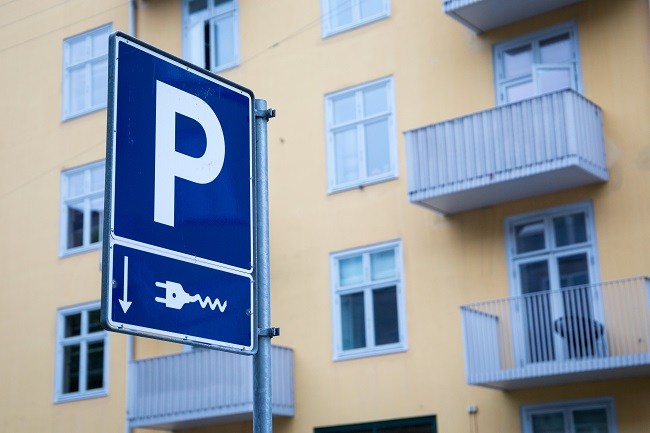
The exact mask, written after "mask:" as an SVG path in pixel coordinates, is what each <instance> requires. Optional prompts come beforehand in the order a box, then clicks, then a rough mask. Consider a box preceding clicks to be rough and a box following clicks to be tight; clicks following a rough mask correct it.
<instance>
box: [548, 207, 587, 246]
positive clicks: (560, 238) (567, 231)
mask: <svg viewBox="0 0 650 433" xmlns="http://www.w3.org/2000/svg"><path fill="white" fill-rule="evenodd" d="M553 227H554V229H555V244H556V245H557V246H558V247H563V246H565V245H572V244H579V243H583V242H587V221H586V218H585V214H584V213H583V212H580V213H574V214H571V215H563V216H560V217H556V218H553Z"/></svg>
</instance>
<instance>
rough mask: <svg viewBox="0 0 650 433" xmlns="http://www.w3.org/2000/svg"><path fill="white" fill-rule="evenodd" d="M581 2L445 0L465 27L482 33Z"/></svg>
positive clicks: (449, 12) (451, 13)
mask: <svg viewBox="0 0 650 433" xmlns="http://www.w3.org/2000/svg"><path fill="white" fill-rule="evenodd" d="M580 1H582V0H525V1H524V0H443V1H442V9H443V10H444V11H445V13H446V14H447V15H449V16H450V17H452V18H454V19H456V20H457V21H459V22H460V23H461V24H463V25H464V26H466V27H468V28H470V29H471V30H473V31H475V32H477V33H481V32H485V31H488V30H491V29H494V28H496V27H500V26H503V25H506V24H510V23H514V22H516V21H521V20H524V19H526V18H530V17H533V16H536V15H540V14H543V13H545V12H549V11H551V10H553V9H559V8H561V7H564V6H568V5H570V4H573V3H578V2H580Z"/></svg>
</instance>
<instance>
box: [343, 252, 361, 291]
mask: <svg viewBox="0 0 650 433" xmlns="http://www.w3.org/2000/svg"><path fill="white" fill-rule="evenodd" d="M362 282H363V261H362V257H361V256H356V257H350V258H349V259H341V260H339V284H340V285H341V286H350V285H354V284H360V283H362Z"/></svg>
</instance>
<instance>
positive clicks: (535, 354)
mask: <svg viewBox="0 0 650 433" xmlns="http://www.w3.org/2000/svg"><path fill="white" fill-rule="evenodd" d="M507 233H508V243H509V246H510V247H509V251H510V267H511V271H512V274H511V275H512V280H511V285H512V289H513V290H512V292H513V295H514V296H516V298H515V301H514V302H513V303H512V308H513V316H514V317H515V320H514V322H513V335H514V336H515V350H516V357H517V360H518V364H519V365H520V366H524V365H528V364H532V363H540V362H548V361H558V360H566V359H576V358H584V357H586V356H595V355H598V354H601V353H602V352H603V341H604V338H603V337H604V336H603V334H604V329H603V325H602V320H601V318H602V309H601V306H600V294H599V293H598V291H597V289H595V288H594V286H593V283H595V282H596V279H597V269H596V263H597V259H596V247H595V240H594V235H593V223H592V216H591V207H590V206H589V205H587V204H582V205H576V206H571V207H564V208H559V209H552V210H549V211H546V212H542V213H537V214H530V215H527V216H524V217H521V218H520V217H517V218H511V219H509V220H508V222H507Z"/></svg>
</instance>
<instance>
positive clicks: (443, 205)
mask: <svg viewBox="0 0 650 433" xmlns="http://www.w3.org/2000/svg"><path fill="white" fill-rule="evenodd" d="M405 138H406V146H407V149H406V150H407V164H408V188H409V199H410V201H411V202H413V203H416V204H419V205H422V206H424V207H427V208H430V209H433V210H435V211H438V212H441V213H444V214H453V213H458V212H463V211H467V210H472V209H478V208H481V207H486V206H492V205H495V204H498V203H503V202H507V201H512V200H517V199H520V198H526V197H533V196H536V195H541V194H547V193H551V192H555V191H560V190H564V189H568V188H574V187H578V186H582V185H587V184H590V183H597V182H603V181H606V180H607V166H606V160H605V144H604V139H603V127H602V114H601V110H600V108H598V106H596V105H594V104H593V103H592V102H590V101H589V100H587V99H585V98H584V97H583V96H582V95H580V94H578V93H576V92H574V91H573V90H563V91H560V92H556V93H550V94H546V95H542V96H538V97H535V98H531V99H527V100H524V101H520V102H515V103H512V104H507V105H502V106H499V107H496V108H493V109H490V110H486V111H482V112H479V113H475V114H470V115H467V116H463V117H460V118H457V119H452V120H448V121H445V122H441V123H435V124H433V125H429V126H426V127H423V128H419V129H415V130H411V131H407V132H405Z"/></svg>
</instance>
